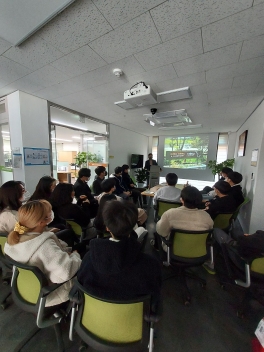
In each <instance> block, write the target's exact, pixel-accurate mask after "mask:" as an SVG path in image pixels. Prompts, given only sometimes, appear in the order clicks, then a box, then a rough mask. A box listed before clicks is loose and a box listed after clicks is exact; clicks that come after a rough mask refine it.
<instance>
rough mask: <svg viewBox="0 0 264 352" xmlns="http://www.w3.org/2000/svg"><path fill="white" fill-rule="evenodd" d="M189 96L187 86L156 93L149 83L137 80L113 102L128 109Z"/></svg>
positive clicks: (189, 92)
mask: <svg viewBox="0 0 264 352" xmlns="http://www.w3.org/2000/svg"><path fill="white" fill-rule="evenodd" d="M191 97H192V95H191V91H190V88H189V87H184V88H179V89H173V90H168V91H165V92H160V93H157V94H156V93H155V92H154V91H153V89H151V87H150V85H147V84H145V83H144V82H138V83H136V84H134V86H132V87H131V88H130V89H128V90H126V91H125V92H124V100H122V101H117V102H115V105H118V106H119V107H120V108H123V109H125V110H129V109H133V108H136V107H139V106H146V105H152V104H157V103H163V102H167V101H175V100H182V99H190V98H191Z"/></svg>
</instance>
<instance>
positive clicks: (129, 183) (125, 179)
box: [122, 164, 143, 208]
mask: <svg viewBox="0 0 264 352" xmlns="http://www.w3.org/2000/svg"><path fill="white" fill-rule="evenodd" d="M128 171H129V166H128V165H126V164H124V165H122V184H123V186H124V187H125V188H126V189H127V190H129V191H130V192H131V196H132V198H133V202H134V203H135V204H137V202H138V201H139V204H140V207H141V208H143V206H142V198H141V192H140V190H138V189H136V185H135V183H134V181H133V180H132V178H131V177H130V175H129V173H128ZM142 192H143V190H142Z"/></svg>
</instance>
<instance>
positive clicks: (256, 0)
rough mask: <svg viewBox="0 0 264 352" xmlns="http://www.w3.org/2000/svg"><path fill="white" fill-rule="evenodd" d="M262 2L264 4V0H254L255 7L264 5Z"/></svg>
mask: <svg viewBox="0 0 264 352" xmlns="http://www.w3.org/2000/svg"><path fill="white" fill-rule="evenodd" d="M262 2H264V0H254V4H253V6H255V5H258V4H260V3H262Z"/></svg>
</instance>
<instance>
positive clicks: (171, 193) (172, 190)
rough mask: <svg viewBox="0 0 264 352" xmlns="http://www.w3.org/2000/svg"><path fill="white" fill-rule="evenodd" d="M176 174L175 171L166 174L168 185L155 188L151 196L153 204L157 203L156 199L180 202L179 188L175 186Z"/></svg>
mask: <svg viewBox="0 0 264 352" xmlns="http://www.w3.org/2000/svg"><path fill="white" fill-rule="evenodd" d="M177 181H178V176H177V175H176V174H175V173H172V172H171V173H168V174H167V175H166V182H167V184H168V186H164V187H161V188H159V189H158V190H157V192H156V193H155V195H154V197H153V204H154V205H156V204H157V200H158V199H163V200H168V201H171V202H180V196H181V190H180V189H178V188H176V184H177Z"/></svg>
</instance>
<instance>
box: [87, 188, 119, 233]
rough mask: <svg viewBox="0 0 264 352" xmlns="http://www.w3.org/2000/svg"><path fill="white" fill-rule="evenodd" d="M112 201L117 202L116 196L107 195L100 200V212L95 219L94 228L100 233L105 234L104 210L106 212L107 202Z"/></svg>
mask: <svg viewBox="0 0 264 352" xmlns="http://www.w3.org/2000/svg"><path fill="white" fill-rule="evenodd" d="M111 200H116V196H115V195H114V194H105V195H103V196H102V198H101V199H100V204H99V208H98V212H97V215H96V218H95V219H94V222H93V224H94V227H95V228H96V230H97V231H98V232H100V233H104V232H105V230H106V229H105V224H104V220H103V210H104V206H105V204H106V202H109V201H111Z"/></svg>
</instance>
